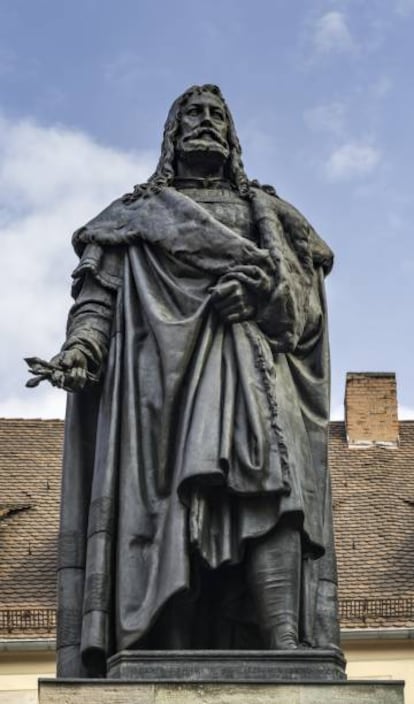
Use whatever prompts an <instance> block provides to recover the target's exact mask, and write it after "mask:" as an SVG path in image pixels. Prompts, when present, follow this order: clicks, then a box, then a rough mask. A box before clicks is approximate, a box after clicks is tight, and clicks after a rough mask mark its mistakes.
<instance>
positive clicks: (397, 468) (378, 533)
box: [329, 421, 414, 627]
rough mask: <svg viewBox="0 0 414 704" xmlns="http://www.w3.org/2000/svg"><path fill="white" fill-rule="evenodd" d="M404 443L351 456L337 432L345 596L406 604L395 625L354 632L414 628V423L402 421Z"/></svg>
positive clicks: (336, 496) (332, 451) (333, 436)
mask: <svg viewBox="0 0 414 704" xmlns="http://www.w3.org/2000/svg"><path fill="white" fill-rule="evenodd" d="M399 436H400V442H399V447H398V448H385V447H379V446H376V447H369V448H364V449H361V448H355V449H350V448H348V446H347V443H346V437H345V427H344V423H341V422H333V423H331V425H330V440H329V455H330V470H331V476H332V483H333V503H334V517H335V540H336V549H337V559H338V571H339V597H340V599H341V600H343V599H369V600H386V599H391V600H395V599H399V600H400V604H399V605H398V604H396V603H394V605H393V606H392V605H391V606H390V608H389V611H390V612H393V613H394V614H395V617H394V618H392V616H387V617H386V618H384V617H380V616H379V615H376V616H375V617H370V616H369V615H367V616H366V617H365V618H364V619H346V623H345V622H344V621H345V620H344V621H343V625H346V626H362V625H364V626H380V625H381V626H387V627H398V626H414V613H413V608H414V421H402V422H400V424H399ZM410 600H411V618H410V617H409V611H410V606H409V601H410ZM368 608H369V605H368ZM383 609H387V605H386V604H384V605H383ZM377 611H378V609H377ZM398 613H399V614H400V616H398V615H397V614H398ZM404 614H405V615H404Z"/></svg>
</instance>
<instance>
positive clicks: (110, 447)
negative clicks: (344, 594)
mask: <svg viewBox="0 0 414 704" xmlns="http://www.w3.org/2000/svg"><path fill="white" fill-rule="evenodd" d="M252 217H253V221H254V223H255V226H256V227H257V231H258V242H257V243H254V242H251V241H249V240H247V239H245V238H243V237H241V236H240V235H239V234H237V232H235V231H233V230H232V229H230V228H229V227H227V226H226V225H223V224H222V223H221V222H219V221H218V220H217V219H215V218H214V217H213V216H212V215H211V214H209V213H208V212H207V210H206V209H205V208H203V207H202V205H199V204H197V203H195V202H194V201H193V200H191V199H190V198H188V197H187V196H185V195H183V194H182V193H179V192H177V191H176V190H174V189H172V188H165V189H163V190H162V191H161V192H160V193H159V194H157V195H156V196H152V197H151V198H148V199H140V200H138V201H135V202H134V203H128V204H126V203H124V202H123V201H122V200H119V201H115V202H114V203H113V204H111V206H109V208H107V209H106V210H105V211H103V213H101V214H100V215H99V216H98V217H97V218H95V219H94V220H92V221H91V222H90V223H88V225H87V226H86V227H84V228H81V229H80V230H78V231H77V233H75V236H74V245H75V248H76V250H77V252H78V253H79V255H80V256H81V260H80V264H79V266H78V267H77V269H76V270H75V272H74V295H75V299H76V300H75V304H74V306H73V308H72V310H71V313H70V316H69V321H68V330H67V339H66V342H65V345H64V348H63V349H69V348H70V347H72V346H76V347H78V348H80V349H82V350H83V351H84V353H85V354H86V356H87V357H88V360H89V366H90V368H91V369H92V370H94V369H95V370H96V372H97V373H98V374H99V372H100V370H102V369H103V370H104V371H103V373H102V374H101V378H100V381H99V383H98V384H96V385H95V386H90V387H89V388H87V389H85V390H84V391H82V392H79V393H76V394H71V395H70V398H69V401H68V411H67V419H66V424H65V453H64V471H63V486H62V513H61V530H60V547H59V606H58V616H59V618H58V663H59V670H58V671H59V674H60V676H67V677H69V676H82V675H84V676H91V674H95V675H96V674H104V673H105V664H106V659H107V657H108V656H109V655H111V654H113V653H114V652H117V651H119V650H122V649H125V648H132V647H134V646H135V647H139V642H140V640H141V639H142V638H143V637H144V636H145V634H147V633H148V632H149V631H150V630H151V628H152V627H153V626H154V624H155V623H156V620H157V617H158V615H159V613H160V611H161V609H162V607H163V606H164V605H165V604H166V603H167V602H168V600H169V599H170V598H171V597H172V596H173V595H174V594H176V593H178V592H180V591H181V590H190V589H191V587H192V585H191V575H190V556H191V554H192V553H194V552H197V554H198V555H199V556H201V558H202V560H203V563H204V564H206V565H208V566H209V568H220V567H221V566H223V565H238V564H241V563H242V562H243V555H244V550H245V545H246V541H248V540H251V539H254V538H258V537H260V536H261V535H265V534H266V533H267V532H268V531H269V530H271V529H272V528H273V527H274V526H277V523H278V520H279V518H280V517H281V516H282V515H284V514H287V513H293V514H295V515H296V516H297V517H298V519H299V522H300V525H301V534H302V546H303V558H304V560H303V579H302V592H303V599H302V604H303V605H302V613H301V635H302V638H303V639H304V640H307V641H308V642H311V643H313V644H314V645H317V646H323V645H335V644H337V622H336V610H335V609H336V601H335V599H336V592H335V558H334V550H333V538H332V517H331V513H330V490H329V478H328V474H327V463H326V450H327V424H328V415H329V412H328V399H329V353H328V343H327V330H326V308H325V299H324V291H323V277H324V273H326V271H328V270H329V268H330V266H331V261H332V255H331V252H330V250H329V249H328V248H327V246H326V245H325V244H324V243H323V242H322V240H320V238H319V237H318V236H317V235H316V233H315V232H314V230H313V229H312V228H311V226H310V225H309V224H308V223H307V221H306V220H305V219H304V218H303V217H302V216H301V215H300V214H299V213H298V212H297V211H296V210H295V209H293V208H292V206H290V205H288V204H287V203H285V202H284V201H282V200H280V199H278V198H275V197H273V196H271V195H268V194H266V193H264V192H263V191H261V190H259V189H257V191H255V193H254V196H253V198H252ZM229 278H230V279H238V280H240V281H242V282H243V283H244V285H245V286H246V287H247V288H248V289H249V290H250V291H251V292H252V293H253V295H254V297H255V300H256V302H257V305H256V314H255V317H254V319H253V320H250V321H246V322H242V323H236V324H233V325H228V324H226V323H224V322H223V321H222V320H221V319H220V317H219V316H218V314H217V313H216V311H215V310H214V308H213V306H212V305H211V303H210V297H211V289H212V287H213V286H214V285H215V284H216V283H217V281H219V280H220V281H224V280H226V279H229Z"/></svg>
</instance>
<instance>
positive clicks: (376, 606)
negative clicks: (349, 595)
mask: <svg viewBox="0 0 414 704" xmlns="http://www.w3.org/2000/svg"><path fill="white" fill-rule="evenodd" d="M339 618H340V620H341V621H345V620H346V621H350V620H358V621H361V620H362V621H364V620H366V619H368V618H383V619H387V618H388V619H407V620H414V599H413V598H407V599H341V600H340V601H339Z"/></svg>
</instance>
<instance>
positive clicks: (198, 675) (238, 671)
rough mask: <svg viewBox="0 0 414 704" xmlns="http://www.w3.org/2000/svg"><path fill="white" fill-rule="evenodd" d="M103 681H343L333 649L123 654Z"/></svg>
mask: <svg viewBox="0 0 414 704" xmlns="http://www.w3.org/2000/svg"><path fill="white" fill-rule="evenodd" d="M108 678H109V679H117V680H118V679H119V680H135V681H139V682H239V683H247V682H257V683H267V682H298V681H300V682H306V681H311V682H317V681H323V682H326V681H338V680H344V679H345V678H346V677H345V660H344V658H343V657H342V654H341V653H340V652H339V651H336V650H317V649H315V650H311V649H303V650H301V649H298V650H123V651H121V652H120V653H116V655H113V656H112V657H111V658H109V660H108Z"/></svg>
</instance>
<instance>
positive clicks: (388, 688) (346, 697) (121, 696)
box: [39, 680, 404, 704]
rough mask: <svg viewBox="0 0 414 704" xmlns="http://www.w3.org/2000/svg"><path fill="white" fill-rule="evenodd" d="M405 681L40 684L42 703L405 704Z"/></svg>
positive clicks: (68, 681)
mask: <svg viewBox="0 0 414 704" xmlns="http://www.w3.org/2000/svg"><path fill="white" fill-rule="evenodd" d="M403 690H404V683H403V682H397V681H394V682H365V681H364V682H357V681H353V682H351V681H343V682H325V683H322V682H319V683H313V684H312V683H309V682H306V683H289V684H201V683H198V682H197V683H193V684H183V683H181V684H178V683H176V684H171V683H167V682H165V683H162V684H150V683H146V684H143V683H139V682H125V681H124V682H114V681H113V680H112V681H109V680H83V681H82V680H39V704H404V693H403Z"/></svg>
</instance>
